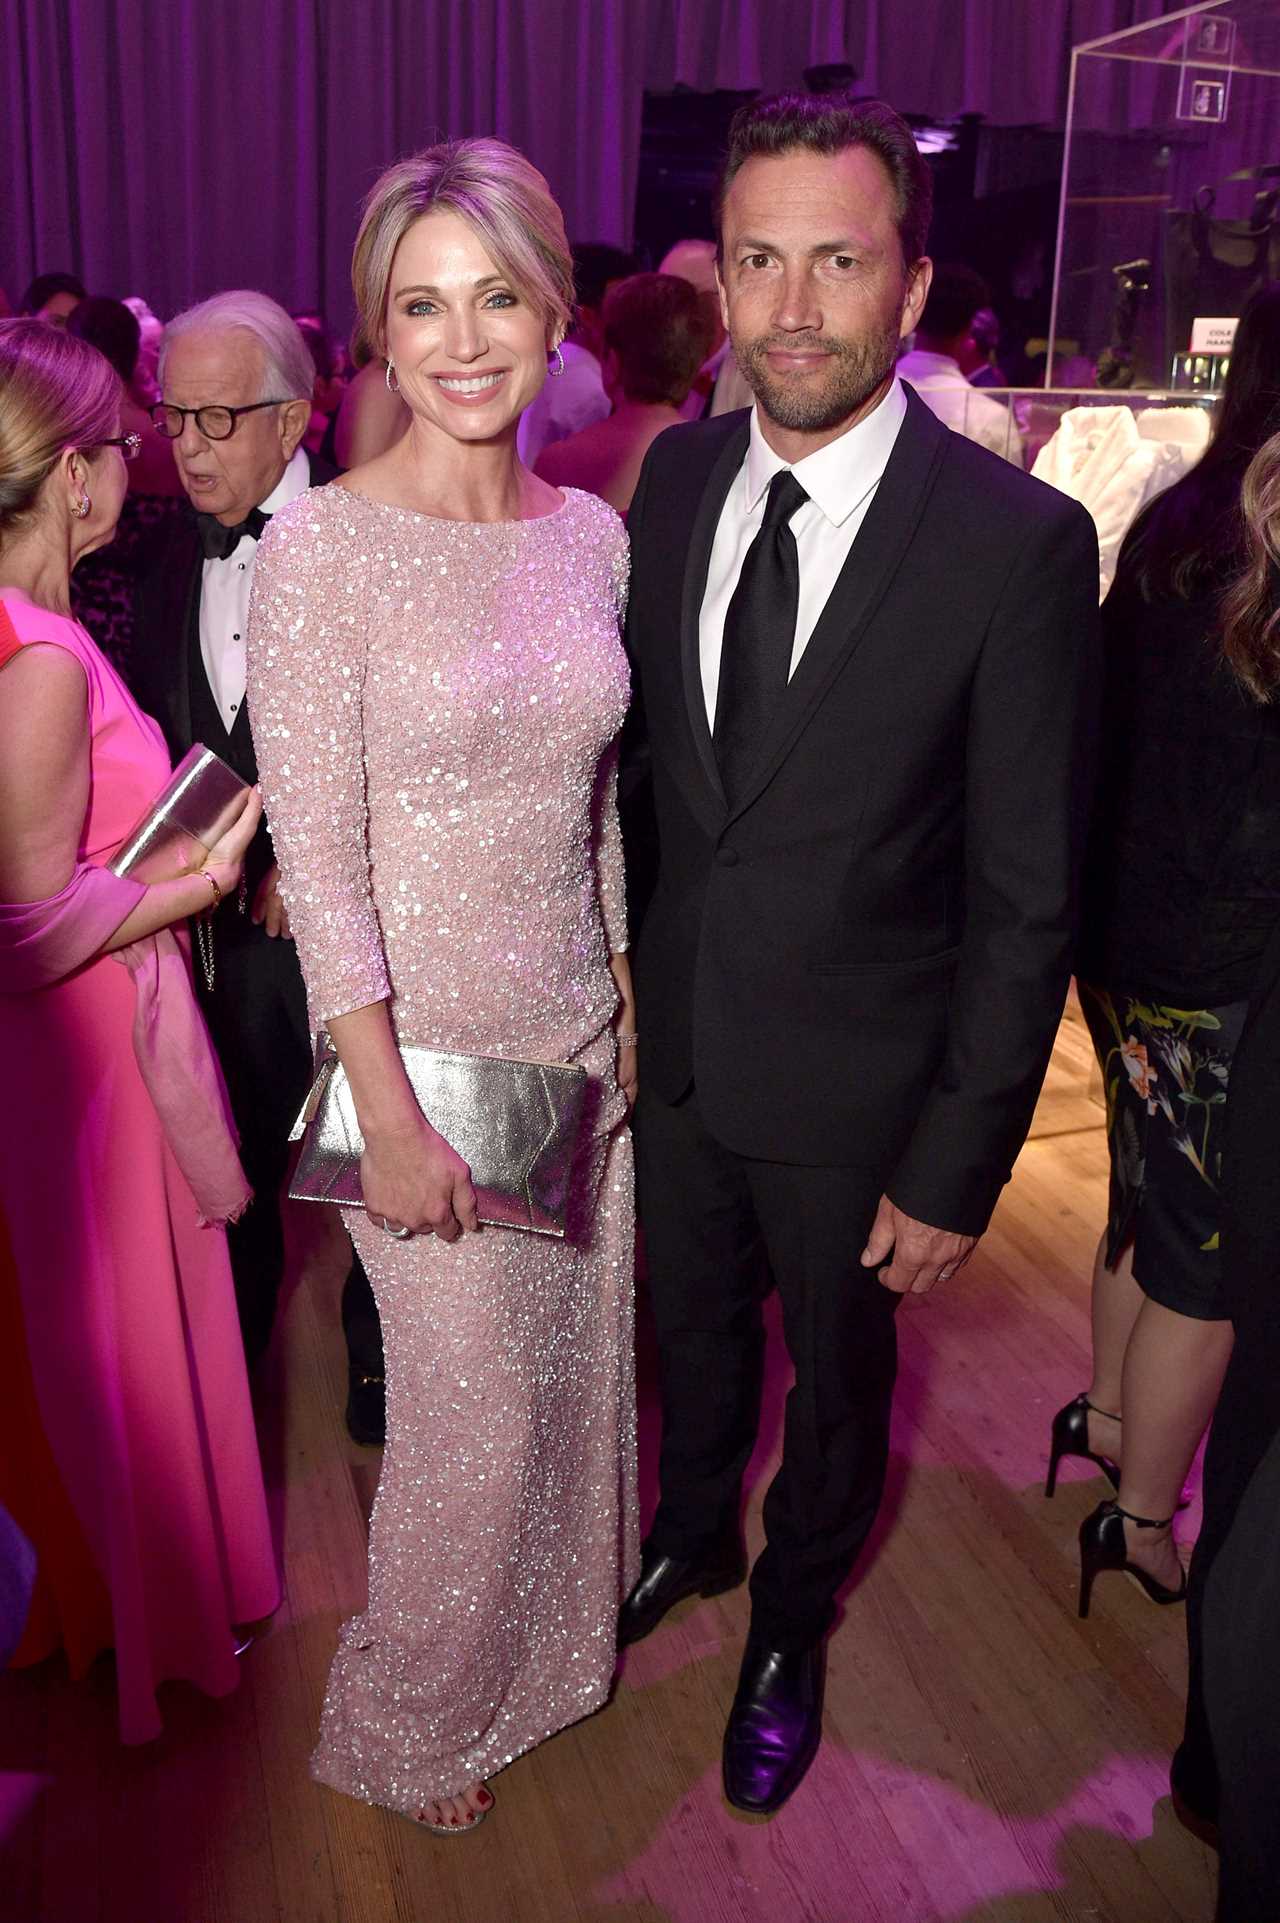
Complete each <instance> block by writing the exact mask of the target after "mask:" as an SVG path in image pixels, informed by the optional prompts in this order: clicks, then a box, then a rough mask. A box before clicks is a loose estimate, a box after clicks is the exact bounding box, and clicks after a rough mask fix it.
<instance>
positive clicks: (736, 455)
mask: <svg viewBox="0 0 1280 1923" xmlns="http://www.w3.org/2000/svg"><path fill="white" fill-rule="evenodd" d="M749 438H750V430H749V423H748V417H746V416H744V417H743V420H742V423H741V425H740V426H739V427H738V429H737V431H736V432H735V433H733V434H731V435H730V436H729V438H728V439H727V440H726V442H725V443H724V446H723V447H722V448H721V450H720V453H719V455H718V457H717V459H716V461H715V463H714V465H713V466H712V469H711V472H710V474H709V475H708V476H707V482H706V486H705V487H704V488H703V490H702V495H701V498H700V500H699V502H698V511H697V513H696V515H695V516H694V522H693V532H692V534H691V535H690V537H689V548H688V552H687V554H686V556H685V564H684V595H683V599H682V602H681V610H680V662H681V672H682V674H683V677H684V696H685V704H686V706H687V708H688V711H689V727H690V730H691V732H692V735H693V743H694V748H695V749H696V751H697V757H698V762H699V765H700V766H701V769H702V772H703V775H704V776H705V778H706V781H707V784H708V786H709V787H710V789H711V792H712V794H713V795H714V796H715V798H716V801H717V802H718V804H719V807H720V808H721V809H723V808H724V806H725V798H724V789H723V788H722V786H721V785H720V770H719V768H718V766H717V765H716V755H715V749H714V747H713V746H712V741H711V727H710V723H709V722H708V720H707V703H706V697H705V695H704V694H703V690H702V664H701V659H700V650H699V641H698V623H699V617H700V616H701V613H702V598H703V595H704V594H705V593H706V587H707V569H708V568H709V567H710V565H711V549H712V546H713V544H714V542H715V538H716V527H717V525H718V524H719V520H720V510H721V509H722V508H723V506H724V504H725V497H726V496H727V495H728V492H729V489H730V488H731V487H732V485H733V479H734V476H735V475H736V474H737V472H738V469H739V468H740V467H741V466H742V463H743V460H744V459H745V457H746V452H747V443H748V440H749Z"/></svg>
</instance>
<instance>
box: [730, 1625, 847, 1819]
mask: <svg viewBox="0 0 1280 1923" xmlns="http://www.w3.org/2000/svg"><path fill="white" fill-rule="evenodd" d="M825 1680H826V1645H825V1643H822V1642H816V1643H811V1644H810V1645H809V1647H808V1648H807V1649H800V1650H795V1651H792V1650H779V1649H767V1648H766V1647H765V1646H764V1644H763V1643H760V1642H757V1641H755V1640H754V1639H753V1638H752V1639H748V1642H747V1648H746V1653H745V1655H744V1656H743V1658H742V1673H741V1675H740V1676H739V1678H738V1693H737V1695H736V1696H735V1697H734V1699H733V1708H732V1709H731V1710H730V1712H729V1721H728V1724H727V1725H726V1728H725V1732H724V1793H725V1795H726V1796H727V1797H728V1799H729V1801H730V1802H731V1803H732V1804H733V1806H734V1808H735V1809H742V1810H749V1811H750V1812H751V1814H752V1815H753V1816H771V1815H772V1814H773V1812H774V1810H777V1809H781V1808H782V1805H783V1804H784V1803H785V1802H786V1800H787V1798H788V1796H790V1795H791V1793H792V1792H793V1790H796V1789H798V1788H799V1786H800V1783H801V1781H802V1780H803V1777H804V1774H805V1771H806V1770H807V1769H808V1767H809V1765H810V1763H811V1762H812V1761H813V1759H814V1757H815V1756H816V1755H817V1753H818V1744H819V1743H820V1742H821V1740H822V1692H823V1685H824V1683H825Z"/></svg>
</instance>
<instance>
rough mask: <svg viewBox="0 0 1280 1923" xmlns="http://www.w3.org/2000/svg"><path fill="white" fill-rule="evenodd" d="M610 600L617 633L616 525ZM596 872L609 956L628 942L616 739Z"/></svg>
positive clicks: (603, 778)
mask: <svg viewBox="0 0 1280 1923" xmlns="http://www.w3.org/2000/svg"><path fill="white" fill-rule="evenodd" d="M611 574H612V587H613V601H614V606H615V607H616V609H617V621H618V632H619V635H620V634H621V632H622V625H623V623H624V621H625V620H626V616H627V587H628V582H629V580H630V576H631V550H630V547H629V546H628V543H627V537H626V535H625V533H624V532H623V530H622V527H621V525H619V527H618V545H617V548H616V549H615V551H614V554H613V556H612V560H611ZM595 822H596V834H595V844H596V873H597V875H598V876H599V881H600V913H601V915H602V917H603V919H604V933H605V940H606V941H607V943H608V945H609V953H610V954H611V955H620V954H621V953H622V951H623V950H624V949H625V948H627V947H628V946H629V945H630V944H629V939H628V932H627V890H626V875H625V871H624V868H623V861H622V830H621V828H620V827H619V825H618V744H617V742H616V741H615V742H614V743H613V745H612V747H610V748H609V749H608V750H607V751H606V753H605V755H604V758H603V760H602V761H601V763H600V772H599V775H598V777H597V780H596V804H595Z"/></svg>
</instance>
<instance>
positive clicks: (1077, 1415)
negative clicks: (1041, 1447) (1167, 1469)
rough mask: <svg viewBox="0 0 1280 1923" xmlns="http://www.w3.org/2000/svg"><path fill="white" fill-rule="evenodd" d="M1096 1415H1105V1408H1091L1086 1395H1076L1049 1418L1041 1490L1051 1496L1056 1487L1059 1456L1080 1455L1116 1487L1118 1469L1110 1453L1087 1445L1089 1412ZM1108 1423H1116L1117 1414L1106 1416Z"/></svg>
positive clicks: (1118, 1484) (1117, 1419)
mask: <svg viewBox="0 0 1280 1923" xmlns="http://www.w3.org/2000/svg"><path fill="white" fill-rule="evenodd" d="M1090 1409H1093V1413H1094V1414H1095V1415H1096V1416H1105V1415H1108V1411H1107V1410H1106V1409H1097V1408H1094V1405H1093V1403H1092V1402H1090V1400H1089V1398H1088V1396H1087V1395H1083V1394H1082V1395H1078V1396H1077V1397H1076V1399H1075V1401H1074V1402H1068V1404H1067V1406H1066V1408H1065V1409H1059V1411H1058V1413H1057V1415H1056V1416H1055V1417H1054V1418H1053V1428H1052V1429H1051V1430H1050V1432H1049V1475H1048V1479H1047V1481H1046V1482H1045V1485H1044V1493H1045V1495H1046V1496H1051V1495H1052V1494H1053V1492H1054V1490H1055V1489H1056V1488H1057V1486H1058V1464H1059V1463H1060V1462H1061V1461H1062V1458H1063V1456H1083V1457H1084V1459H1085V1460H1086V1462H1092V1463H1095V1464H1096V1465H1097V1467H1098V1468H1099V1469H1101V1471H1102V1473H1103V1475H1104V1476H1105V1477H1106V1478H1107V1481H1108V1482H1109V1483H1110V1484H1111V1487H1112V1488H1113V1489H1118V1488H1119V1487H1120V1471H1119V1469H1118V1468H1117V1467H1116V1465H1115V1463H1114V1462H1113V1461H1112V1460H1111V1457H1110V1456H1100V1455H1098V1453H1097V1452H1096V1450H1093V1449H1091V1448H1090V1447H1089V1411H1090ZM1109 1420H1110V1421H1112V1422H1119V1421H1120V1417H1119V1416H1110V1417H1109Z"/></svg>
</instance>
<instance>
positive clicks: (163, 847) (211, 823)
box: [109, 742, 249, 881]
mask: <svg viewBox="0 0 1280 1923" xmlns="http://www.w3.org/2000/svg"><path fill="white" fill-rule="evenodd" d="M248 785H249V784H248V782H246V781H242V780H241V779H240V777H239V775H238V774H237V773H236V771H235V769H234V768H229V767H228V766H227V764H226V762H225V761H221V760H219V758H218V756H217V755H216V754H215V753H214V752H213V749H212V748H205V747H202V746H201V744H200V743H199V742H197V743H196V745H195V747H194V748H189V749H188V750H187V752H186V754H185V755H183V757H182V760H181V761H180V762H179V763H178V765H177V767H176V768H175V769H174V771H173V773H172V775H171V776H170V778H169V780H168V782H167V783H166V784H165V786H164V788H162V789H161V791H160V793H159V794H158V795H157V796H156V798H155V800H154V801H153V802H152V804H151V806H150V807H149V808H148V809H147V812H146V813H145V814H144V815H143V817H142V819H141V820H140V821H139V822H137V823H135V825H134V828H133V830H132V832H131V833H130V834H128V835H126V837H125V839H124V841H123V842H122V843H121V846H120V852H119V853H118V854H117V856H116V858H115V860H114V861H113V862H111V863H110V864H109V865H110V869H111V873H112V874H113V875H128V876H129V877H130V878H131V879H132V880H134V881H172V880H173V879H174V877H175V876H177V875H182V874H186V873H187V872H188V871H189V870H190V869H192V868H195V867H198V866H199V861H200V858H201V857H202V856H204V855H207V854H208V852H209V850H210V849H211V848H212V847H214V845H215V844H216V843H217V842H219V841H220V840H221V839H222V837H223V835H225V834H226V832H227V830H228V828H230V826H231V824H232V823H233V822H234V821H235V820H236V819H237V818H238V816H239V814H240V810H241V807H242V805H243V801H244V794H245V790H246V788H247V787H248ZM192 843H197V844H198V849H196V850H193V848H192Z"/></svg>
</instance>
